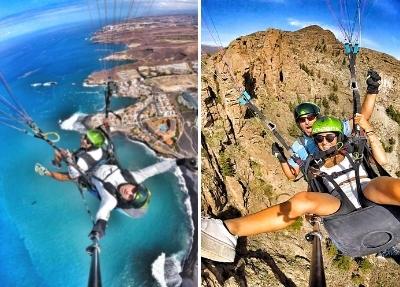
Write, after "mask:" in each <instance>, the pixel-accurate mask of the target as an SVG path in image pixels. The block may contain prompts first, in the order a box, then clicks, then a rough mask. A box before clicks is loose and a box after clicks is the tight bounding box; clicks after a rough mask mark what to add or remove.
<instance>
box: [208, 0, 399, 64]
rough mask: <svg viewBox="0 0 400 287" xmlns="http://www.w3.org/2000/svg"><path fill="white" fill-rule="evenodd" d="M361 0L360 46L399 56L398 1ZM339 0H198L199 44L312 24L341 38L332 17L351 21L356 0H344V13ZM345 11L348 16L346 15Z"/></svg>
mask: <svg viewBox="0 0 400 287" xmlns="http://www.w3.org/2000/svg"><path fill="white" fill-rule="evenodd" d="M361 1H362V2H363V3H365V9H364V10H363V13H362V17H363V18H362V19H361V20H362V21H361V23H362V29H361V42H360V44H361V46H362V47H368V48H371V49H374V50H377V51H380V52H385V53H388V54H390V55H392V56H394V57H396V58H397V59H400V21H399V20H400V1H398V0H396V1H394V0H361ZM339 2H340V1H339V0H327V1H325V0H247V1H243V0H236V1H232V0H202V11H201V13H202V43H203V44H207V45H213V46H216V45H217V43H219V42H222V44H223V45H224V46H226V45H227V44H229V43H230V42H231V41H232V40H234V39H235V38H237V37H239V36H242V35H248V34H251V33H253V32H256V31H264V30H266V29H268V28H278V29H282V30H286V31H295V30H298V29H301V28H303V27H305V26H309V25H313V24H316V25H319V26H321V27H322V28H324V29H329V30H331V31H332V32H334V33H335V35H336V37H337V38H338V39H340V40H342V39H343V34H342V33H341V31H340V29H339V24H338V20H337V18H336V17H338V19H340V21H341V22H342V23H344V25H346V24H347V23H348V19H351V20H353V19H354V17H353V15H355V11H356V10H355V8H356V5H355V3H356V0H347V3H348V6H347V12H348V13H345V11H344V10H341V8H340V5H339ZM344 2H346V1H344ZM328 3H329V4H328ZM341 11H343V12H341ZM332 12H333V14H332ZM353 13H354V14H353ZM348 14H349V15H351V17H348V16H347V15H348ZM346 21H347V22H346ZM214 27H215V29H216V30H217V33H215V29H214ZM218 36H219V39H220V40H218ZM212 37H214V39H215V40H214V39H213V38H212ZM218 45H219V44H218Z"/></svg>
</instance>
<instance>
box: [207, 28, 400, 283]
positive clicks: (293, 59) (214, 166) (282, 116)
mask: <svg viewBox="0 0 400 287" xmlns="http://www.w3.org/2000/svg"><path fill="white" fill-rule="evenodd" d="M370 67H373V68H374V69H375V70H377V71H378V72H379V73H380V75H381V76H382V85H381V88H380V93H379V95H378V97H377V101H376V106H375V110H374V113H373V116H372V118H371V122H372V124H373V126H374V127H375V129H376V131H377V133H378V134H379V136H380V138H381V141H382V142H383V143H384V145H385V147H386V149H387V151H388V153H387V155H388V157H389V162H390V163H389V164H388V166H386V168H387V169H388V171H389V172H391V174H392V175H393V176H396V174H397V175H398V176H399V175H400V164H399V160H400V159H399V150H400V148H399V141H400V127H399V123H400V114H397V113H396V112H398V111H400V100H399V95H400V62H399V61H397V60H396V59H395V58H393V57H391V56H389V55H386V54H383V53H379V52H376V51H372V50H369V49H362V50H361V52H360V53H359V55H358V56H357V66H356V69H357V76H358V84H359V88H360V92H361V95H362V96H363V95H364V93H365V91H366V84H365V79H366V75H367V70H368V68H370ZM349 78H350V75H349V70H348V61H347V58H346V56H345V55H344V53H343V46H342V44H341V43H340V42H339V41H337V40H336V38H335V37H334V35H333V34H332V33H331V32H330V31H327V30H323V29H321V28H320V27H317V26H310V27H307V28H304V29H301V30H299V31H296V32H284V31H280V30H276V29H270V30H267V31H265V32H257V33H254V34H251V35H248V36H243V37H240V38H238V39H236V40H234V41H233V42H231V43H230V45H229V46H228V47H227V48H225V49H224V50H221V51H219V52H217V53H214V54H211V55H203V58H202V78H201V80H202V85H201V86H202V88H201V98H202V115H201V116H202V134H201V143H202V151H201V152H202V203H201V204H202V212H203V215H204V214H209V215H213V216H217V217H219V218H229V217H234V216H238V215H245V214H249V213H254V212H256V211H259V210H261V209H263V208H265V207H268V206H271V205H273V204H276V203H279V202H282V201H284V200H286V199H287V198H289V197H290V196H292V195H293V194H294V193H296V192H298V191H301V190H305V189H306V184H305V182H304V181H302V180H300V181H298V182H289V181H288V180H287V179H286V178H285V177H284V175H283V173H282V172H281V170H280V167H279V164H278V162H277V160H276V159H275V158H273V157H272V155H271V152H270V150H271V144H272V142H273V141H275V138H274V137H273V136H272V135H271V134H270V133H269V131H266V130H265V129H264V128H263V126H262V125H261V123H260V121H259V120H258V119H257V118H256V117H254V116H253V115H252V114H251V113H250V112H249V111H246V109H245V108H243V107H241V106H239V105H238V102H237V98H238V96H239V95H240V92H239V90H240V89H242V88H245V89H246V91H248V92H249V93H250V94H251V96H252V98H253V101H254V103H255V104H256V105H257V106H258V107H259V108H260V109H261V110H262V111H263V113H264V114H265V115H266V116H267V117H268V118H269V119H270V120H271V121H273V122H274V123H276V124H277V127H278V129H279V131H280V133H281V134H282V136H283V137H284V138H285V139H287V141H288V142H293V140H294V139H295V138H296V136H297V135H298V134H300V133H299V130H298V129H297V126H296V124H295V123H294V121H293V115H292V110H293V107H294V106H295V105H297V104H298V103H299V102H302V101H312V102H316V103H317V104H319V105H320V106H321V109H322V113H323V114H328V115H335V116H338V117H341V118H349V117H351V114H352V93H351V90H350V88H349ZM362 98H363V97H362ZM389 106H392V108H391V111H389V112H387V111H386V109H387V108H389ZM396 117H397V121H398V122H396V121H395V120H393V119H396ZM392 118H393V119H392ZM309 231H311V226H310V225H309V224H308V223H307V222H306V221H305V220H299V221H298V222H296V224H295V225H293V226H292V227H290V228H289V229H287V230H284V231H281V232H275V233H270V234H263V235H258V236H254V237H249V238H245V239H241V240H242V241H241V242H240V243H239V254H240V256H238V257H237V259H236V261H235V262H234V263H233V264H216V263H213V262H211V261H207V260H203V261H202V280H203V281H202V282H203V283H202V285H203V286H257V285H258V286H308V274H309V267H310V260H309V258H310V255H311V245H310V244H309V243H307V242H306V241H305V240H304V235H305V234H306V233H307V232H309ZM244 241H247V242H244ZM323 244H324V246H325V247H324V248H323V249H324V251H323V252H324V255H325V265H326V276H327V281H328V285H329V286H335V285H336V286H396V284H398V280H399V279H400V275H399V274H398V270H399V267H397V266H398V265H396V263H395V262H394V261H393V260H392V259H389V260H383V261H379V260H378V259H377V258H376V257H375V256H369V257H367V258H364V259H360V260H353V259H350V258H348V257H343V256H340V255H338V254H337V251H336V250H335V248H334V247H332V246H331V245H329V242H327V241H326V240H324V242H323Z"/></svg>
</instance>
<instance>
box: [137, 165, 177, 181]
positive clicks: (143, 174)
mask: <svg viewBox="0 0 400 287" xmlns="http://www.w3.org/2000/svg"><path fill="white" fill-rule="evenodd" d="M175 167H176V160H175V159H166V160H163V161H161V162H158V163H156V164H153V165H151V166H148V167H145V168H143V169H141V170H138V171H133V172H131V174H132V176H133V178H134V179H135V180H136V181H137V183H142V182H143V181H145V180H146V179H148V178H149V177H152V176H155V175H157V174H160V173H164V172H167V171H169V170H171V169H173V168H175Z"/></svg>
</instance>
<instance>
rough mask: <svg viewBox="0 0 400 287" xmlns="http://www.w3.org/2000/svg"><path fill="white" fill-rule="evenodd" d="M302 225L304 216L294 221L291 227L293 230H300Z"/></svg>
mask: <svg viewBox="0 0 400 287" xmlns="http://www.w3.org/2000/svg"><path fill="white" fill-rule="evenodd" d="M302 226H303V217H299V218H297V219H296V221H295V222H293V224H292V225H290V226H289V229H290V230H293V231H299V230H300V229H301V227H302Z"/></svg>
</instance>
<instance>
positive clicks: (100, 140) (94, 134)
mask: <svg viewBox="0 0 400 287" xmlns="http://www.w3.org/2000/svg"><path fill="white" fill-rule="evenodd" d="M86 137H87V138H88V140H89V141H90V142H91V143H92V144H93V145H94V146H95V147H97V148H98V147H101V146H102V145H103V144H104V142H105V141H106V138H105V136H104V134H103V133H102V132H101V131H99V130H95V129H90V130H88V131H87V132H86Z"/></svg>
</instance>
